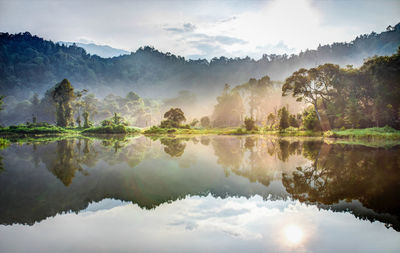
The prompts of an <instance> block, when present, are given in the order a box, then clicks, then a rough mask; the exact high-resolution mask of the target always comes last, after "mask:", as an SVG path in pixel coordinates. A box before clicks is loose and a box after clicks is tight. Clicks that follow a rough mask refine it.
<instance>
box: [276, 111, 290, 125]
mask: <svg viewBox="0 0 400 253" xmlns="http://www.w3.org/2000/svg"><path fill="white" fill-rule="evenodd" d="M278 117H279V130H284V129H286V128H288V127H289V111H288V109H287V108H286V107H285V106H284V107H282V108H281V109H279V111H278Z"/></svg>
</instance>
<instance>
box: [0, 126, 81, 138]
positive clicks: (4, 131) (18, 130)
mask: <svg viewBox="0 0 400 253" xmlns="http://www.w3.org/2000/svg"><path fill="white" fill-rule="evenodd" d="M72 132H76V131H74V130H72V129H66V128H63V127H57V126H51V125H49V126H33V127H32V126H27V125H18V126H9V127H4V128H0V135H2V136H7V135H20V134H22V135H24V134H29V135H35V134H63V133H72Z"/></svg>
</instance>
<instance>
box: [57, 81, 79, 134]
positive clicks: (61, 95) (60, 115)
mask: <svg viewBox="0 0 400 253" xmlns="http://www.w3.org/2000/svg"><path fill="white" fill-rule="evenodd" d="M52 96H53V100H54V102H55V103H56V104H57V109H56V110H57V126H61V127H73V126H74V118H73V116H74V113H73V109H72V102H73V100H74V98H75V94H74V88H73V87H72V85H71V83H70V82H69V81H68V80H67V79H63V80H62V81H61V82H60V83H58V84H56V86H55V87H54V91H53V93H52ZM79 122H80V120H79Z"/></svg>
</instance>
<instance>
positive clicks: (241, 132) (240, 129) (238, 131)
mask: <svg viewBox="0 0 400 253" xmlns="http://www.w3.org/2000/svg"><path fill="white" fill-rule="evenodd" d="M234 134H246V131H245V130H244V129H243V128H238V129H236V131H235V132H234Z"/></svg>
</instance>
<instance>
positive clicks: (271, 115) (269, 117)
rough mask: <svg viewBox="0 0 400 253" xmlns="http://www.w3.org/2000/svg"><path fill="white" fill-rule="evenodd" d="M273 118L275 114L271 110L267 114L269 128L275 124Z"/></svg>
mask: <svg viewBox="0 0 400 253" xmlns="http://www.w3.org/2000/svg"><path fill="white" fill-rule="evenodd" d="M275 119H276V116H275V114H274V113H272V112H271V113H270V114H268V117H267V124H269V127H270V128H272V126H273V125H274V124H275Z"/></svg>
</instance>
